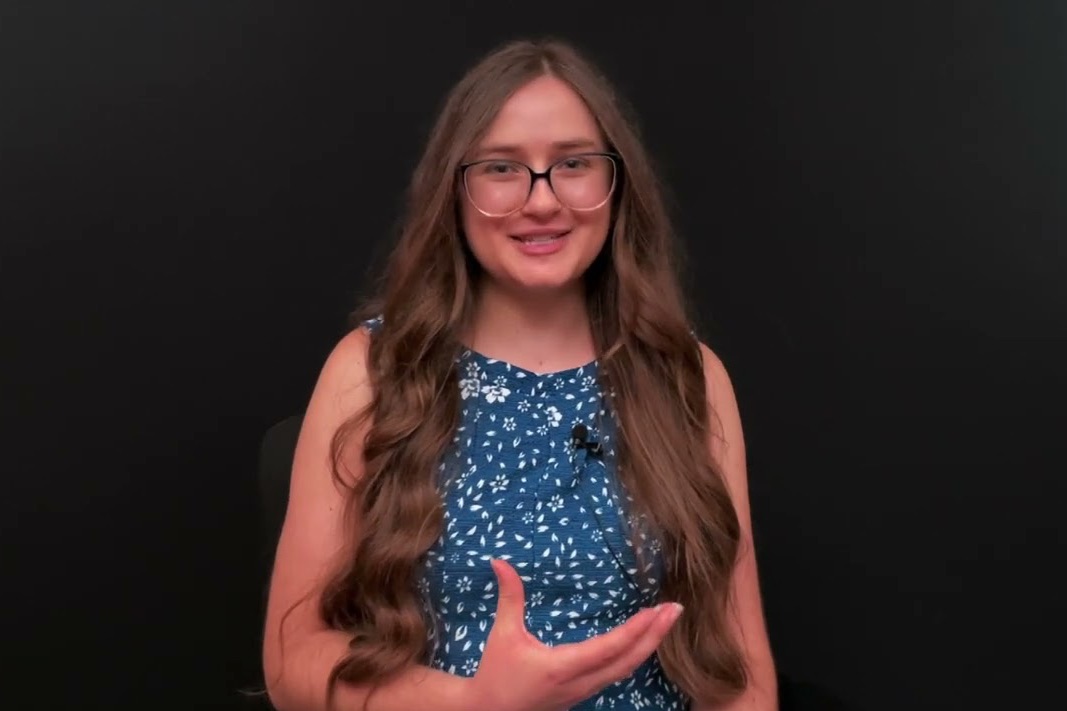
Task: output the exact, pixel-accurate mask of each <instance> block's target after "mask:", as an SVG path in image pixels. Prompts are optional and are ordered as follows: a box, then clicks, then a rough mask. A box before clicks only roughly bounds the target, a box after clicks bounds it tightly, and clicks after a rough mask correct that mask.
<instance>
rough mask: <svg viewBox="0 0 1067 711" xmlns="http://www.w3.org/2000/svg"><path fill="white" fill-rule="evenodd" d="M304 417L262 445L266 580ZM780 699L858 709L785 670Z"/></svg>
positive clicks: (789, 709) (813, 710)
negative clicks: (793, 677)
mask: <svg viewBox="0 0 1067 711" xmlns="http://www.w3.org/2000/svg"><path fill="white" fill-rule="evenodd" d="M303 421H304V417H303V415H291V416H290V417H287V418H285V419H284V420H282V421H281V422H278V423H276V424H274V425H273V426H271V427H270V428H269V429H268V430H267V431H266V433H265V434H264V436H263V441H262V443H261V445H260V450H259V488H260V492H259V493H260V505H261V510H262V514H263V540H264V546H265V547H264V556H265V563H266V570H265V573H264V577H263V580H264V581H268V580H269V578H270V569H271V567H272V566H273V564H274V550H275V547H276V546H277V543H278V536H279V535H281V530H282V524H283V522H284V521H285V509H286V507H287V506H288V503H289V476H290V473H291V471H292V466H293V454H294V452H295V450H296V441H297V438H298V437H299V435H300V427H301V425H302V424H303ZM265 589H266V582H265V583H264V590H265ZM265 604H266V601H265V599H264V605H265ZM778 699H779V707H780V711H855V709H854V708H852V707H850V706H847V705H846V704H845V703H843V702H842V701H841V700H840V699H838V698H836V697H835V696H834V695H833V694H831V693H830V692H829V691H828V690H826V689H825V688H823V687H821V686H818V685H815V684H810V683H807V682H803V681H798V680H794V679H792V678H791V677H789V675H788V674H784V673H782V672H781V671H779V674H778Z"/></svg>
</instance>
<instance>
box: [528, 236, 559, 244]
mask: <svg viewBox="0 0 1067 711" xmlns="http://www.w3.org/2000/svg"><path fill="white" fill-rule="evenodd" d="M554 239H559V235H548V236H545V237H523V238H522V241H523V242H524V243H526V244H543V243H545V242H551V241H552V240H554Z"/></svg>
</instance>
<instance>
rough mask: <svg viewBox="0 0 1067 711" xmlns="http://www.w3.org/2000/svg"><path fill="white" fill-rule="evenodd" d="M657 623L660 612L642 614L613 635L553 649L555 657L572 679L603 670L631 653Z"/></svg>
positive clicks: (600, 636)
mask: <svg viewBox="0 0 1067 711" xmlns="http://www.w3.org/2000/svg"><path fill="white" fill-rule="evenodd" d="M657 619H658V611H657V608H648V609H644V610H641V611H640V612H638V613H637V614H636V615H634V616H632V617H631V618H630V619H628V620H627V621H626V622H624V623H622V624H621V625H619V626H618V627H616V628H614V629H613V630H611V631H610V632H605V633H604V634H602V635H598V636H596V637H592V638H590V639H587V640H584V641H582V642H573V643H570V644H561V645H558V646H556V647H554V648H553V650H552V652H553V657H554V658H555V659H556V660H557V661H558V663H559V664H560V665H561V666H562V667H564V668H566V669H567V670H568V672H569V674H568V676H569V677H570V678H577V677H579V676H582V675H584V674H588V673H590V672H593V671H596V670H598V669H603V668H604V667H605V666H607V665H608V664H610V663H611V662H612V661H614V660H615V659H616V658H618V657H619V656H620V655H622V654H624V653H626V651H627V650H629V649H632V648H633V646H634V645H635V644H637V642H638V640H640V639H641V638H642V636H643V635H644V634H645V633H646V632H647V631H648V629H649V628H650V627H651V626H652V624H653V623H654V622H655V621H656V620H657Z"/></svg>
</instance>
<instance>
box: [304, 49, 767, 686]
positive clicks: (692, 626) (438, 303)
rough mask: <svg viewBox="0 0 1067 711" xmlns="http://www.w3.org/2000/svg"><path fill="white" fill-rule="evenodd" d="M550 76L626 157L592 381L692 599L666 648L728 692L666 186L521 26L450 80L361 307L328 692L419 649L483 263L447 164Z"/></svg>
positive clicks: (702, 436)
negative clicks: (379, 275) (352, 467)
mask: <svg viewBox="0 0 1067 711" xmlns="http://www.w3.org/2000/svg"><path fill="white" fill-rule="evenodd" d="M545 74H551V75H553V76H555V77H558V78H559V79H561V80H563V81H565V82H567V83H568V84H569V85H570V86H571V87H572V88H573V89H574V90H575V91H576V92H577V93H578V95H580V96H581V97H582V98H583V99H584V100H585V102H586V104H587V105H588V106H589V108H590V110H591V112H592V113H593V115H594V116H595V117H596V119H597V120H598V122H599V125H600V128H601V131H602V132H603V135H604V138H605V140H606V141H607V143H608V145H609V146H610V150H612V151H614V152H615V153H617V154H618V155H620V156H621V165H622V169H621V171H620V173H621V180H620V182H619V185H618V187H617V189H616V194H615V200H614V203H613V219H612V227H611V234H610V235H609V239H608V241H607V243H606V245H605V247H604V250H603V252H602V253H601V254H600V255H599V256H598V258H597V260H596V261H595V262H594V264H593V266H592V267H591V268H590V270H589V271H588V273H587V274H586V277H585V279H586V283H587V299H588V310H589V314H590V317H591V325H592V333H593V337H594V342H595V344H596V348H597V354H598V361H599V364H600V369H599V372H600V378H601V381H602V382H601V385H602V388H603V390H604V392H606V393H611V396H610V397H611V400H610V403H609V406H610V407H611V408H612V409H613V410H614V412H615V415H616V418H617V422H618V427H619V432H618V444H617V457H618V462H619V477H620V480H621V482H622V484H623V486H625V487H626V488H627V490H628V492H629V493H630V494H631V496H632V497H633V501H634V504H633V506H634V509H635V510H634V512H633V513H635V514H638V515H643V516H644V518H645V519H646V520H647V521H648V522H650V526H651V527H652V529H653V531H654V533H655V534H656V535H657V536H658V537H659V538H660V541H661V543H662V550H663V552H664V558H663V561H664V564H665V575H664V580H663V584H662V593H661V594H662V597H663V599H665V600H672V601H677V602H680V603H682V604H683V605H684V606H685V607H686V610H687V613H686V614H685V615H683V616H682V618H681V620H680V621H679V622H678V623H677V624H676V625H675V627H674V628H673V629H672V631H671V632H670V633H669V635H668V636H667V638H666V639H665V640H664V642H663V644H662V645H661V647H660V650H659V657H660V661H661V663H662V665H663V668H664V670H665V671H666V673H667V675H668V677H669V678H670V679H671V680H672V681H673V682H675V683H676V684H677V685H678V686H679V687H680V688H681V689H682V690H683V691H685V692H686V693H687V694H689V695H690V696H691V697H693V698H695V699H698V700H702V701H709V702H711V701H717V700H721V699H724V698H728V697H731V696H733V695H735V694H737V693H739V692H740V691H741V690H742V689H743V688H744V687H745V685H746V680H747V672H746V669H745V665H744V662H743V657H742V655H741V653H740V650H739V646H738V642H737V640H736V639H734V638H733V636H732V634H731V633H730V627H729V623H728V614H729V609H730V600H729V590H730V578H731V573H732V570H733V567H734V563H735V560H736V557H737V554H738V547H739V539H740V529H739V523H738V518H737V515H736V512H735V510H734V508H733V505H732V503H731V500H730V498H729V495H728V493H727V489H726V486H725V483H724V480H723V477H722V473H721V471H720V470H719V468H718V466H717V464H716V463H715V462H714V461H712V458H711V456H710V454H709V450H708V437H709V434H710V432H711V422H712V420H713V417H714V413H711V412H709V408H708V406H707V401H706V392H705V382H704V371H703V364H702V358H701V354H700V350H699V345H698V342H697V340H696V339H695V338H694V337H693V334H692V332H691V330H690V320H689V318H688V315H687V313H686V308H685V304H684V301H683V299H682V296H681V293H680V292H681V289H680V287H679V279H678V277H677V275H676V261H675V259H674V257H673V256H672V255H673V233H672V228H671V225H670V221H669V219H668V215H667V211H666V209H665V206H664V201H663V198H662V196H661V192H660V187H659V185H658V183H657V180H656V178H655V175H654V172H653V170H652V167H651V165H650V161H649V158H648V156H647V155H646V152H645V150H644V149H643V147H642V145H641V143H640V140H639V138H638V135H637V130H636V128H635V124H634V122H632V121H631V120H629V119H628V118H627V116H626V112H625V111H624V109H623V108H622V103H621V101H620V100H619V99H618V97H617V96H616V95H615V93H614V91H613V90H612V89H611V87H610V85H609V83H608V82H607V81H606V80H605V79H604V78H603V77H602V76H601V75H600V74H599V73H598V72H597V71H596V70H595V69H594V68H593V67H592V66H591V65H590V64H589V63H588V62H587V61H585V60H584V59H583V58H582V57H581V56H580V55H579V54H578V53H577V52H576V51H575V50H574V49H572V48H571V47H570V46H568V45H566V44H564V43H561V42H557V41H543V42H529V41H522V42H513V43H510V44H508V45H506V46H504V47H502V48H500V49H498V50H497V51H495V52H493V53H491V54H490V55H488V57H486V58H485V59H483V60H482V61H481V62H480V63H479V64H477V65H476V66H475V67H474V68H473V69H472V70H471V71H470V72H469V73H467V74H466V76H465V77H464V78H463V79H462V80H461V81H460V82H459V84H458V85H457V86H456V87H455V88H454V89H453V91H452V92H451V94H450V95H449V96H448V98H447V101H446V103H445V105H444V108H443V110H442V112H441V115H440V117H439V119H438V121H437V123H436V125H435V126H434V128H433V130H432V132H431V134H430V137H429V141H428V145H427V146H426V149H425V152H424V154H423V156H422V159H421V161H420V162H419V164H418V167H417V168H416V170H415V173H414V176H413V179H412V182H411V185H410V189H409V194H408V211H407V216H406V220H405V222H404V224H403V227H402V231H401V235H400V238H399V242H398V244H397V245H396V247H395V250H394V251H393V253H392V256H391V257H390V259H389V262H388V264H387V266H386V269H385V271H384V278H383V283H382V287H381V290H380V296H379V299H378V301H377V302H376V303H375V304H373V305H372V306H371V307H370V308H369V309H368V310H367V312H366V315H370V314H375V315H377V314H380V315H382V316H383V321H382V325H381V327H380V329H379V330H378V331H377V332H376V333H375V335H374V337H373V338H372V339H371V345H370V347H369V356H368V370H369V375H370V378H371V383H372V384H373V390H374V394H373V398H372V401H371V403H370V405H369V406H368V408H367V409H366V410H365V411H364V412H361V413H355V414H354V415H353V417H352V418H351V419H350V420H349V421H348V422H346V423H345V425H344V426H342V427H341V428H340V429H339V430H338V432H337V433H336V435H335V437H334V441H333V448H332V456H333V465H334V475H335V478H336V479H337V480H338V482H345V481H349V477H348V476H347V475H346V473H347V471H348V470H349V462H350V460H349V458H350V457H351V456H354V455H353V454H352V451H353V448H352V445H353V443H354V440H355V439H356V437H357V435H358V434H359V433H365V435H364V438H363V441H362V442H361V443H357V444H362V457H363V461H362V465H363V473H362V476H361V477H359V478H358V480H357V481H355V483H354V484H352V485H351V488H350V489H349V491H348V494H347V506H346V511H345V516H346V521H348V522H349V525H350V528H349V531H348V535H349V539H350V544H351V546H350V549H349V551H348V553H347V555H346V556H345V558H344V562H343V565H342V567H341V569H339V570H338V571H337V572H336V574H335V575H334V576H333V577H332V578H331V580H330V581H329V582H328V584H327V586H326V588H325V590H324V593H323V595H322V598H321V603H320V605H321V607H320V613H321V615H322V616H323V618H324V619H325V620H326V622H327V623H328V624H329V625H330V626H332V627H333V628H336V629H340V630H344V631H345V632H347V633H350V634H351V635H352V643H351V645H350V648H349V652H348V654H347V656H346V657H345V658H344V659H343V660H341V661H340V662H339V663H338V664H337V666H336V667H335V668H334V669H333V673H332V674H331V676H330V684H329V688H330V695H331V696H332V693H333V690H334V689H335V688H336V685H337V683H338V682H340V681H344V682H349V683H364V684H365V683H371V684H374V683H378V682H381V681H382V680H383V679H385V678H387V677H389V676H390V675H391V674H393V673H395V672H397V671H399V670H401V669H403V668H404V667H406V666H408V665H411V664H419V663H423V664H424V663H426V662H427V661H428V656H429V654H430V648H429V643H428V634H427V630H428V625H429V624H431V621H430V620H427V619H426V618H425V617H424V614H425V613H424V611H423V606H422V605H421V604H420V598H419V593H418V587H417V583H418V576H419V563H420V561H421V559H422V556H423V555H424V554H425V553H426V551H427V550H428V549H429V548H430V547H431V546H432V545H433V544H434V543H435V542H436V541H437V539H438V537H439V535H440V533H441V528H442V521H443V517H442V514H443V511H442V501H441V498H440V494H439V490H438V488H437V486H436V479H435V475H436V472H437V470H438V466H437V465H438V463H439V461H440V459H441V457H442V456H443V455H444V453H445V452H446V448H447V447H449V446H450V445H451V443H452V437H453V432H454V430H455V428H456V427H457V425H458V422H459V413H460V397H459V387H458V380H457V372H456V358H457V356H458V355H459V354H460V351H461V348H462V346H461V343H460V336H459V334H460V333H462V332H463V328H464V326H465V325H466V319H467V318H468V317H469V315H470V313H471V305H472V301H473V298H474V293H475V292H474V286H475V284H476V279H477V277H478V269H477V264H476V263H475V262H474V261H473V259H472V257H471V255H470V253H469V251H468V249H467V248H466V247H465V240H464V237H463V234H462V230H461V226H460V225H461V222H460V220H459V218H458V212H457V210H458V208H457V205H458V202H457V199H458V196H459V195H460V192H459V189H460V188H459V186H458V185H457V179H456V176H457V170H458V166H459V165H460V163H461V162H462V160H463V158H464V154H465V153H467V151H469V149H470V148H471V147H472V146H473V145H474V144H475V142H476V141H477V140H478V139H479V138H480V136H481V135H482V134H483V133H484V132H485V131H486V130H487V127H488V126H489V124H490V122H491V121H492V120H493V118H494V117H495V115H496V113H497V112H498V110H499V109H500V107H501V106H502V105H503V103H504V102H505V101H506V100H507V98H508V97H509V96H510V95H511V94H512V93H513V92H514V91H515V90H517V89H518V88H520V87H521V86H523V85H524V84H526V83H528V82H529V81H531V80H532V79H535V78H537V77H539V76H542V75H545ZM355 451H356V452H358V447H356V449H355Z"/></svg>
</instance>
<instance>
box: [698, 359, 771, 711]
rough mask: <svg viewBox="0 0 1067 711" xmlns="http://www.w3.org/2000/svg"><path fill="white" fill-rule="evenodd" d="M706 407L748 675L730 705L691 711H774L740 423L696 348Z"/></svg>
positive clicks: (712, 362)
mask: <svg viewBox="0 0 1067 711" xmlns="http://www.w3.org/2000/svg"><path fill="white" fill-rule="evenodd" d="M701 351H702V352H703V356H704V378H705V382H706V383H707V391H708V395H707V397H708V404H709V406H710V407H711V413H712V433H713V434H712V437H711V441H710V442H709V447H710V448H711V453H712V456H713V457H714V458H715V461H716V462H718V463H719V466H720V467H721V470H722V472H723V475H724V477H725V478H726V485H727V488H728V489H729V490H730V495H731V498H732V500H733V504H734V508H735V509H736V510H737V516H738V519H739V521H740V524H741V550H740V552H739V555H738V560H737V567H736V569H735V571H734V578H733V589H732V591H731V600H732V602H733V606H734V612H735V614H734V615H733V617H732V621H733V625H734V632H735V634H736V635H737V637H738V639H739V640H740V641H741V644H742V649H743V651H744V654H745V661H746V663H747V665H748V669H749V685H748V688H747V689H746V690H745V692H744V693H743V694H742V695H741V696H739V697H738V698H736V699H735V700H734V701H732V702H731V703H729V704H726V705H724V706H718V707H714V708H713V707H711V706H707V705H700V704H694V706H693V711H742V710H744V711H776V710H777V708H778V688H777V681H776V678H775V669H774V658H773V656H772V654H771V648H770V641H769V640H768V637H767V628H766V623H765V621H764V618H763V604H762V602H761V597H760V589H759V575H758V571H757V569H756V552H755V548H754V545H753V541H752V519H751V513H750V510H749V500H748V473H747V466H746V463H745V441H744V435H743V434H742V429H741V417H740V414H739V412H738V407H737V400H736V397H735V395H734V389H733V385H732V383H731V382H730V377H729V375H728V374H727V372H726V368H725V367H724V366H723V364H722V361H721V360H720V359H719V358H718V356H716V355H715V354H714V353H713V352H712V351H711V350H710V349H709V348H708V347H707V346H705V345H703V344H701Z"/></svg>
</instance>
